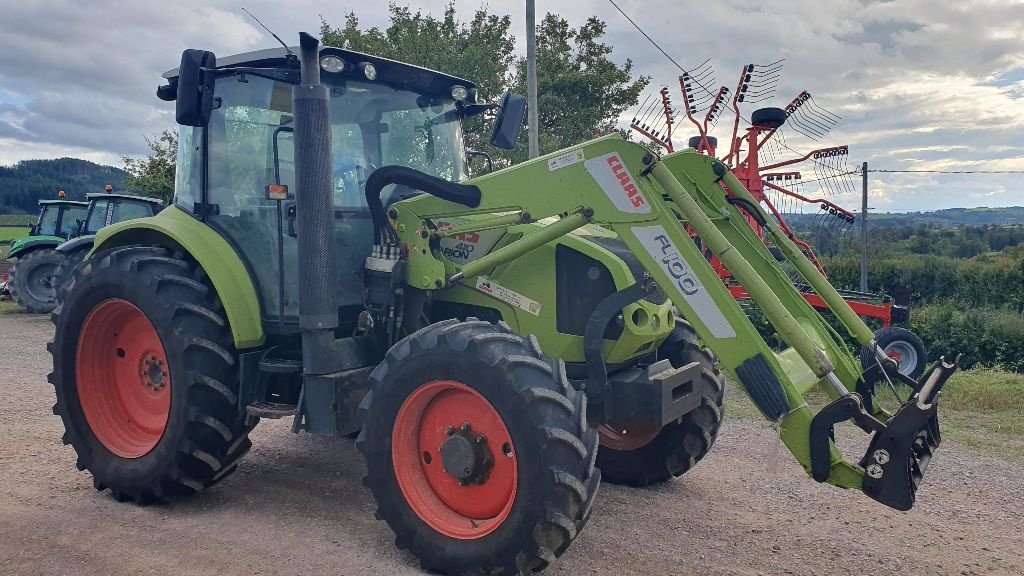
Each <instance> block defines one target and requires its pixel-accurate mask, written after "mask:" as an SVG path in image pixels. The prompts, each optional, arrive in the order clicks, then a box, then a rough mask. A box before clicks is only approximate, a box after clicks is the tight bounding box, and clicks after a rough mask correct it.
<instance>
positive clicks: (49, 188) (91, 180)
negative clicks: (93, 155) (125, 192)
mask: <svg viewBox="0 0 1024 576" xmlns="http://www.w3.org/2000/svg"><path fill="white" fill-rule="evenodd" d="M127 176H128V173H127V172H125V171H124V170H121V169H120V168H115V167H113V166H101V165H99V164H95V163H93V162H89V161H88V160H79V159H78V158H58V159H56V160H22V161H21V162H18V163H17V164H15V165H13V166H0V213H7V214H11V213H19V212H29V213H31V212H35V211H36V209H37V204H36V201H38V200H39V199H41V198H42V199H49V198H56V197H57V191H58V190H64V192H65V193H66V194H67V197H68V198H70V199H73V200H85V194H86V192H102V191H103V187H104V186H106V185H107V184H111V185H113V186H114V188H115V189H119V188H121V187H122V184H123V182H124V179H125V178H126V177H127Z"/></svg>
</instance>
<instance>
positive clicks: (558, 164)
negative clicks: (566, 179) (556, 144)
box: [548, 150, 583, 172]
mask: <svg viewBox="0 0 1024 576" xmlns="http://www.w3.org/2000/svg"><path fill="white" fill-rule="evenodd" d="M580 162H583V151H582V150H577V151H575V152H566V153H565V154H562V155H560V156H555V157H554V158H552V159H551V160H548V170H550V171H552V172H554V171H555V170H558V169H559V168H565V167H566V166H572V165H573V164H578V163H580Z"/></svg>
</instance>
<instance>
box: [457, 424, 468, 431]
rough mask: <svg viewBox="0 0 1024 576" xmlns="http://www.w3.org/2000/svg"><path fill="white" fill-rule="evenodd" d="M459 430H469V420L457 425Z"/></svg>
mask: <svg viewBox="0 0 1024 576" xmlns="http://www.w3.org/2000/svg"><path fill="white" fill-rule="evenodd" d="M459 430H462V431H463V432H469V422H463V423H462V426H460V427H459Z"/></svg>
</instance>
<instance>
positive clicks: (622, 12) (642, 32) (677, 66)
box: [608, 0, 690, 73]
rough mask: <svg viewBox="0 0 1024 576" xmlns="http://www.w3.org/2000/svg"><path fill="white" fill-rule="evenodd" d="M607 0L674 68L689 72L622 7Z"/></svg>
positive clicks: (613, 1) (611, 0) (612, 0)
mask: <svg viewBox="0 0 1024 576" xmlns="http://www.w3.org/2000/svg"><path fill="white" fill-rule="evenodd" d="M608 1H609V2H611V3H612V6H615V9H616V10H618V11H619V14H622V15H623V16H625V17H626V20H629V23H630V24H632V25H633V27H634V28H636V29H637V31H639V32H640V33H641V34H643V35H644V38H647V40H648V41H649V42H650V43H651V44H653V45H654V47H655V48H657V49H658V51H659V52H661V53H662V54H664V55H665V58H668V59H669V60H670V61H671V62H672V63H673V64H675V65H676V68H679V69H680V70H681V71H683V72H686V73H689V72H690V71H689V70H687V69H686V68H683V67H682V66H680V65H679V62H676V61H675V59H674V58H672V57H671V56H669V55H668V52H665V51H664V50H662V49H661V46H659V45H658V43H657V42H655V41H654V38H651V37H650V36H648V35H647V32H644V29H643V28H641V27H640V26H639V25H638V24H637V23H636V22H634V21H633V19H632V18H630V17H629V14H626V13H625V12H624V11H623V10H622V8H619V5H618V4H616V3H615V0H608Z"/></svg>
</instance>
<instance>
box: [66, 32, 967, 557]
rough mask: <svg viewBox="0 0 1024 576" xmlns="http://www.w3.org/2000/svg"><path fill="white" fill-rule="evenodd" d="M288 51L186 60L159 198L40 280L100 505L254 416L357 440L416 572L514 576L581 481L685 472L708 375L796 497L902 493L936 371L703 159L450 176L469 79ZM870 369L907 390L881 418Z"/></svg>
mask: <svg viewBox="0 0 1024 576" xmlns="http://www.w3.org/2000/svg"><path fill="white" fill-rule="evenodd" d="M297 51H298V52H299V54H295V53H294V52H293V50H291V49H288V48H284V49H274V50H264V51H260V52H254V53H249V54H242V55H240V56H235V57H232V58H226V59H222V60H217V59H216V57H215V56H214V55H213V54H212V53H210V52H204V51H198V50H187V51H185V52H184V54H183V55H182V60H181V65H180V67H179V68H178V69H176V70H174V71H171V72H168V73H167V74H165V78H166V80H167V84H165V85H163V86H161V87H160V88H159V89H158V91H157V94H158V96H159V97H160V98H162V99H164V100H167V101H176V112H177V120H178V123H179V124H181V126H182V128H181V131H180V135H179V151H178V153H179V156H178V162H177V167H178V172H177V176H176V191H175V198H174V205H173V206H172V207H170V208H168V209H166V210H164V211H163V212H161V213H160V214H158V215H156V216H154V217H151V218H142V219H137V220H131V221H128V222H122V223H120V224H115V225H113V226H109V227H106V228H104V229H102V230H100V231H99V233H98V234H97V235H96V242H95V248H94V249H93V251H92V252H91V253H90V254H89V256H88V258H87V259H86V260H85V261H84V262H83V263H82V264H81V265H80V266H77V267H76V268H75V270H74V271H73V272H72V277H71V279H70V280H69V281H68V283H67V284H65V285H64V286H62V288H61V305H60V307H59V308H58V309H57V310H56V312H55V313H54V315H53V321H54V323H55V325H56V333H55V336H54V341H53V342H52V344H51V345H50V348H49V349H50V351H51V353H52V354H53V373H52V374H51V375H50V381H51V383H53V385H54V386H55V388H56V396H57V403H56V404H55V406H54V413H55V414H57V415H59V416H60V418H61V419H62V421H63V423H64V427H65V430H66V432H65V434H64V442H65V443H68V444H71V445H72V446H73V447H74V449H75V451H76V452H77V455H78V463H77V466H78V468H79V469H80V470H88V471H89V472H90V473H91V474H92V476H93V479H94V484H95V486H96V488H97V489H100V490H104V489H109V490H110V491H111V492H112V493H113V495H114V497H115V498H116V499H118V500H130V501H134V502H137V503H147V502H152V501H163V500H173V499H177V498H181V497H185V496H189V495H192V494H195V493H196V492H199V491H201V490H203V489H205V488H208V487H210V486H212V485H214V484H216V483H217V482H219V481H221V480H222V479H224V478H225V477H227V476H228V475H229V474H230V473H231V472H232V471H234V470H235V469H236V467H237V466H238V465H239V461H240V460H241V459H242V457H243V456H244V455H245V453H246V451H247V450H248V449H249V447H250V442H249V439H248V434H249V432H250V431H251V430H252V429H253V427H254V426H256V425H257V423H258V422H259V420H260V419H261V418H281V417H290V418H292V430H293V431H295V432H308V433H314V434H323V435H329V436H330V435H333V436H344V435H351V434H354V433H358V439H357V441H356V445H357V447H358V449H359V451H360V452H361V453H362V454H363V456H364V458H365V461H366V476H365V478H364V483H365V485H366V486H367V487H368V488H369V489H370V491H371V492H372V494H373V497H374V498H375V500H376V502H377V515H378V516H379V518H381V519H382V520H384V521H385V522H387V524H388V525H389V526H390V527H391V528H392V530H393V531H394V533H395V535H396V544H397V546H398V547H400V548H403V549H407V550H410V551H411V552H412V553H413V554H415V555H416V556H417V557H419V559H420V561H421V562H422V564H423V566H424V567H426V568H428V569H434V570H439V571H443V572H446V573H452V574H465V573H471V574H480V573H486V574H520V573H528V572H530V571H537V570H541V569H543V568H545V567H546V566H548V565H549V564H550V563H551V562H553V561H554V560H555V559H556V558H557V557H558V556H560V555H561V554H563V553H564V552H565V550H566V549H567V548H568V547H569V545H570V543H571V542H572V541H573V539H574V538H576V537H577V536H578V535H579V534H580V532H581V530H582V529H583V527H584V525H585V524H586V523H587V520H588V519H589V517H590V515H591V513H592V511H593V510H594V508H593V503H594V500H595V495H596V493H597V489H598V485H599V483H600V480H601V478H602V473H603V478H604V479H605V480H608V481H612V482H617V483H624V484H628V485H634V486H641V485H648V484H653V483H657V482H663V481H666V480H669V479H671V478H672V477H674V476H677V475H680V474H682V473H684V472H686V471H687V470H689V469H690V468H691V467H692V466H694V465H695V464H696V463H697V462H698V461H699V460H700V459H701V458H703V457H704V456H705V455H706V454H707V452H708V450H709V449H710V448H711V446H712V444H713V443H714V441H715V436H716V434H717V432H718V429H719V425H720V423H721V421H722V417H723V373H725V374H728V375H729V377H730V378H732V379H733V380H734V381H735V382H736V383H737V384H739V385H740V386H741V387H742V388H743V389H744V390H745V391H746V392H747V394H749V395H750V397H751V398H752V399H753V401H754V403H755V404H756V405H757V406H758V408H759V409H760V411H761V412H762V413H763V414H764V416H765V418H767V419H768V420H771V421H773V422H776V423H777V424H778V426H779V431H780V436H781V439H782V442H784V443H785V445H786V446H787V447H788V448H789V450H790V451H791V452H792V453H793V455H794V457H795V458H796V459H797V460H798V461H799V462H800V463H801V464H802V465H803V466H804V468H805V469H806V470H807V472H808V473H809V474H810V475H811V476H812V477H813V478H814V479H815V480H817V481H819V482H828V483H831V484H833V485H836V486H840V487H845V488H854V489H857V490H862V491H863V492H864V493H865V494H867V495H868V496H869V497H871V498H873V499H875V500H878V501H879V502H882V503H883V504H885V505H888V506H891V507H893V508H897V509H900V510H906V509H909V508H910V507H911V506H912V505H913V503H914V500H915V494H916V490H917V486H918V484H919V482H920V480H921V475H922V473H923V471H924V469H925V468H926V466H927V464H928V462H929V460H930V458H931V455H932V453H933V451H934V450H935V449H936V448H937V446H938V444H939V433H938V420H937V415H936V409H937V408H936V407H937V400H938V393H939V390H940V389H941V388H942V385H943V384H944V382H945V381H946V379H947V378H948V377H949V376H950V374H952V372H953V371H954V370H955V369H956V363H955V362H954V363H946V362H944V361H940V362H938V363H936V364H935V365H934V366H933V367H932V368H931V370H929V371H928V372H927V373H926V374H925V375H924V376H923V377H922V378H921V380H919V381H915V380H913V379H910V378H909V377H907V376H904V375H902V374H900V373H899V371H898V369H897V366H896V363H895V361H894V360H893V359H892V358H890V357H888V356H887V355H886V354H885V353H884V352H883V351H882V350H881V349H880V348H879V347H878V346H877V343H876V342H875V341H874V340H873V335H872V333H871V331H870V330H869V329H868V327H867V326H865V325H864V323H863V322H862V321H861V319H860V318H859V317H857V315H856V314H854V313H853V311H852V310H850V308H849V306H848V305H847V304H846V302H845V301H844V300H843V299H842V297H841V296H840V295H839V294H838V293H837V292H836V291H835V289H833V288H832V286H831V285H829V283H828V282H827V281H826V280H825V278H824V277H823V276H821V274H820V273H819V272H818V271H817V269H816V268H815V267H814V266H813V265H812V264H811V263H810V262H809V261H808V260H807V259H806V257H805V256H804V255H803V254H802V253H801V252H800V250H799V248H797V247H796V246H795V245H794V244H793V243H792V242H791V241H790V240H789V239H788V238H787V237H785V235H783V234H781V233H780V232H779V231H778V230H777V229H775V228H774V227H771V226H770V225H769V224H768V221H769V220H770V219H769V218H768V217H767V216H766V215H765V213H764V211H763V210H762V209H761V207H760V206H758V205H757V204H756V202H754V201H752V199H751V197H750V194H749V192H747V190H746V189H745V188H744V187H743V186H742V185H741V184H740V183H739V181H738V180H737V179H736V178H735V176H734V175H732V174H731V173H730V172H729V171H728V169H727V168H726V167H725V166H724V165H723V164H721V163H720V162H718V161H717V160H715V159H714V158H710V157H707V156H702V155H699V154H697V153H696V152H695V151H694V150H685V151H683V152H679V153H676V154H671V155H668V156H665V157H662V158H659V157H657V156H655V155H654V154H652V153H651V152H650V151H649V150H647V149H645V148H643V147H641V146H638V145H636V144H633V143H630V142H628V141H625V140H623V139H622V138H620V137H618V136H617V135H612V136H608V137H604V138H599V139H596V140H592V141H590V142H585V143H582V144H579V145H577V146H574V147H572V148H569V149H567V150H563V151H560V152H557V153H554V154H549V155H547V156H544V157H541V158H538V159H536V160H532V161H529V162H524V163H522V164H519V165H516V166H513V167H510V168H505V169H502V170H498V171H495V172H492V173H489V174H486V175H482V176H479V177H476V178H472V179H466V178H464V168H465V162H464V158H465V156H466V151H465V150H464V149H463V140H462V132H461V120H462V119H464V118H467V117H469V116H472V115H476V114H481V113H492V114H494V116H495V118H494V131H493V134H492V137H491V141H492V143H493V144H495V145H496V146H504V147H511V146H513V145H514V143H515V141H516V138H517V136H518V133H519V130H520V127H521V125H522V121H523V116H524V114H525V101H524V99H523V98H521V97H519V96H515V95H512V94H506V95H505V96H504V97H503V98H502V99H501V102H500V104H498V105H497V106H494V105H492V104H486V103H483V102H480V101H478V95H477V91H476V87H475V86H474V84H473V83H471V82H468V81H466V80H463V79H459V78H455V77H452V76H449V75H446V74H443V73H439V72H434V71H431V70H425V69H422V68H418V67H416V66H411V65H408V64H403V63H401V62H395V61H391V60H386V59H383V58H378V57H374V56H370V55H366V54H360V53H357V52H352V51H349V50H343V49H339V48H332V47H321V46H320V45H319V42H318V41H317V40H316V39H315V38H313V37H312V36H309V35H306V34H302V35H300V48H299V49H297ZM744 213H749V214H752V215H756V217H759V218H760V219H762V220H763V221H764V226H765V227H766V228H768V229H769V230H770V233H771V234H772V239H773V243H774V245H775V246H778V247H779V249H780V251H781V252H782V254H783V255H784V256H785V258H786V259H788V260H789V261H790V262H791V263H792V264H793V265H794V266H795V267H796V268H797V269H798V270H799V271H800V272H801V274H802V275H803V276H804V278H805V279H806V281H807V283H808V284H809V285H811V286H812V287H813V288H814V289H815V291H816V292H817V293H818V294H820V295H821V297H822V299H823V300H825V302H826V303H827V304H828V305H829V307H830V308H831V310H832V311H833V313H835V314H836V316H837V317H838V318H839V321H840V322H841V324H842V326H843V327H844V329H845V330H846V331H847V332H848V333H849V334H851V335H852V336H853V337H854V338H856V340H857V341H858V342H859V343H860V344H861V345H863V346H864V347H865V348H866V349H867V350H868V351H869V352H870V359H871V361H870V362H869V363H868V364H869V366H862V365H861V363H860V362H859V361H858V359H856V358H855V357H854V355H852V354H851V353H850V352H849V350H848V349H847V348H846V346H845V345H844V344H843V340H842V338H840V335H839V334H838V333H836V332H835V331H834V330H833V329H832V328H831V326H830V324H829V323H828V322H826V321H825V320H824V319H823V318H822V316H820V315H819V313H818V312H817V311H815V309H814V308H812V307H811V306H810V305H809V304H808V303H807V301H806V300H805V299H804V298H803V297H802V296H801V294H800V293H799V292H798V291H797V290H796V289H795V288H794V286H793V283H792V282H791V281H790V279H789V278H788V277H787V275H786V273H785V272H784V271H783V270H782V269H781V268H780V266H779V263H778V262H777V261H776V258H775V257H774V256H773V255H772V254H771V253H770V252H769V251H768V250H767V249H766V248H765V245H764V242H763V241H762V239H761V238H759V237H757V236H756V235H755V234H754V232H753V230H752V229H751V227H750V226H749V225H748V224H747V220H746V219H745V218H744V216H743V214H744ZM681 221H682V222H684V223H686V224H687V225H688V226H689V227H691V228H692V229H693V230H694V231H695V232H696V233H697V234H698V235H699V237H700V239H701V241H702V244H703V246H704V247H707V248H709V249H710V250H712V251H713V252H714V253H715V254H716V255H717V256H718V257H719V258H720V259H721V260H722V262H724V263H725V265H726V266H728V268H729V270H730V271H732V273H733V275H734V276H735V277H736V279H737V280H738V281H739V282H741V283H742V285H743V286H744V288H745V289H746V290H747V291H748V292H749V294H750V296H751V299H752V301H753V302H754V303H756V305H757V306H758V307H760V309H761V310H762V312H763V313H764V315H765V316H766V317H767V318H768V319H769V320H770V321H771V322H772V324H773V326H774V327H775V328H776V330H777V332H778V334H779V336H780V337H781V339H782V340H784V341H785V342H786V343H787V344H788V345H789V346H788V347H787V348H786V349H785V350H783V351H781V352H780V351H777V350H776V349H774V348H772V347H770V346H769V345H768V344H767V343H766V342H765V341H764V340H763V339H762V338H761V337H760V336H759V335H758V332H757V330H755V329H754V327H753V325H752V324H751V322H750V321H749V319H748V318H747V316H746V315H745V314H744V312H743V310H742V309H741V308H740V307H739V305H738V304H737V303H736V301H735V299H733V298H732V296H731V295H730V293H729V291H728V289H727V287H726V286H725V285H724V284H723V283H722V281H721V279H720V278H719V277H718V276H717V275H716V273H715V271H714V270H713V269H712V268H711V266H710V265H709V264H708V262H707V260H705V258H704V255H703V253H702V250H701V249H700V248H698V247H697V246H696V244H695V243H694V241H693V240H692V239H691V238H690V236H689V235H688V233H687V231H686V230H685V229H684V227H683V225H682V224H681ZM868 376H870V377H868ZM876 376H877V377H878V378H880V379H881V380H882V381H883V382H884V381H889V382H897V383H902V384H906V385H907V386H908V389H910V390H912V393H911V394H910V397H909V398H906V399H905V401H903V402H902V404H901V405H900V407H899V408H898V410H897V411H895V413H893V414H890V413H889V412H887V411H886V410H885V409H884V408H883V407H882V406H881V404H880V403H879V402H877V401H876V397H875V394H874V389H873V387H872V385H871V384H870V383H871V382H874V381H876ZM815 388H818V389H822V390H824V392H825V393H827V394H828V395H829V396H830V398H831V402H830V403H829V404H828V405H827V406H825V407H824V408H821V409H818V410H814V409H812V408H811V407H810V406H808V404H807V402H806V401H805V400H804V396H805V395H806V394H807V393H808V392H810V391H811V390H812V389H815ZM844 421H852V422H853V423H854V424H855V425H856V426H857V427H858V428H859V429H861V430H863V431H864V432H866V433H868V434H871V435H872V437H871V441H870V447H869V449H868V451H867V452H866V454H865V455H864V456H863V458H859V459H857V460H850V459H847V458H846V457H845V456H844V455H843V454H842V453H841V452H840V451H839V449H838V448H837V447H836V445H835V443H834V426H835V424H838V423H840V422H844ZM854 430H856V428H855V429H854ZM848 431H849V430H847V429H844V430H843V432H848Z"/></svg>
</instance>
